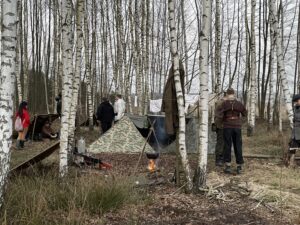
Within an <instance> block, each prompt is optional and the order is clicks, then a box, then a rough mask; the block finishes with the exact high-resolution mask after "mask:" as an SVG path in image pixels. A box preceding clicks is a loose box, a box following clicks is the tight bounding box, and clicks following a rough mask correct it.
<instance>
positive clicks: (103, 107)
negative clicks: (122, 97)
mask: <svg viewBox="0 0 300 225" xmlns="http://www.w3.org/2000/svg"><path fill="white" fill-rule="evenodd" d="M114 118H115V112H114V108H113V107H112V105H111V104H110V103H109V101H108V99H107V98H105V97H104V98H102V103H101V104H100V105H99V106H98V109H97V120H99V121H100V122H101V128H102V133H105V132H106V131H107V130H108V129H110V128H111V125H112V122H113V121H114Z"/></svg>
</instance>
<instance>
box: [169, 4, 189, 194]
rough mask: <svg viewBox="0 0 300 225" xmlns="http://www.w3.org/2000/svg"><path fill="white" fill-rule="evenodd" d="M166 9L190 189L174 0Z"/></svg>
mask: <svg viewBox="0 0 300 225" xmlns="http://www.w3.org/2000/svg"><path fill="white" fill-rule="evenodd" d="M168 9H169V27H170V38H171V54H172V61H173V71H174V80H175V89H176V97H177V106H178V116H179V131H178V139H179V140H178V144H179V153H180V156H181V163H182V166H183V170H184V173H185V177H186V182H187V189H188V190H189V191H190V190H192V188H193V183H192V179H191V169H190V165H189V162H188V158H187V153H186V142H185V113H184V99H183V92H182V88H181V82H180V74H179V55H178V50H177V39H176V37H177V35H176V28H175V10H174V0H169V5H168Z"/></svg>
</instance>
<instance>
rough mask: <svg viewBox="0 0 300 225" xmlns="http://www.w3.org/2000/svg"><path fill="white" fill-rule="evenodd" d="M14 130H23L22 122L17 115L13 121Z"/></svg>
mask: <svg viewBox="0 0 300 225" xmlns="http://www.w3.org/2000/svg"><path fill="white" fill-rule="evenodd" d="M15 130H16V131H18V132H20V131H23V123H22V119H21V117H19V116H17V118H16V121H15Z"/></svg>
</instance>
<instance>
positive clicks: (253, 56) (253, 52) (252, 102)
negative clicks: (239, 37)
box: [247, 0, 257, 136]
mask: <svg viewBox="0 0 300 225" xmlns="http://www.w3.org/2000/svg"><path fill="white" fill-rule="evenodd" d="M251 3H252V4H251V39H250V40H251V44H250V54H251V70H250V76H251V86H250V110H249V129H248V131H249V132H248V134H247V135H248V136H252V135H253V132H254V127H255V114H256V113H255V112H256V98H257V77H256V49H255V48H256V46H255V38H256V36H255V7H256V0H252V1H251Z"/></svg>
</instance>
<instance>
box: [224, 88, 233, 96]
mask: <svg viewBox="0 0 300 225" xmlns="http://www.w3.org/2000/svg"><path fill="white" fill-rule="evenodd" d="M226 94H227V95H234V89H233V88H228V89H227V91H226Z"/></svg>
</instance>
